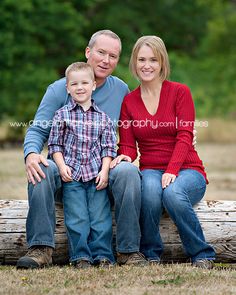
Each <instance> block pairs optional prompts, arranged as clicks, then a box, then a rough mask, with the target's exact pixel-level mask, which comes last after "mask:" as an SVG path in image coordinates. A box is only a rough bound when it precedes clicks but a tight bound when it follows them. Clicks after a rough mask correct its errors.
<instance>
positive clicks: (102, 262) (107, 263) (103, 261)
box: [96, 258, 114, 268]
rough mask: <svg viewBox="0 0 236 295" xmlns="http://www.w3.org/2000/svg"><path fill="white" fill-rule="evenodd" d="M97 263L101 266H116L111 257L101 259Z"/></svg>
mask: <svg viewBox="0 0 236 295" xmlns="http://www.w3.org/2000/svg"><path fill="white" fill-rule="evenodd" d="M96 265H97V266H98V267H100V268H111V267H113V266H114V264H113V263H112V262H111V261H110V260H109V259H106V258H104V259H101V260H99V261H98V263H96Z"/></svg>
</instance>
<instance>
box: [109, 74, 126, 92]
mask: <svg viewBox="0 0 236 295" xmlns="http://www.w3.org/2000/svg"><path fill="white" fill-rule="evenodd" d="M107 82H108V84H110V85H113V86H114V85H115V86H118V87H123V88H124V89H128V85H127V84H126V83H125V82H124V81H123V80H121V79H120V78H118V77H116V76H112V75H110V76H108V77H107Z"/></svg>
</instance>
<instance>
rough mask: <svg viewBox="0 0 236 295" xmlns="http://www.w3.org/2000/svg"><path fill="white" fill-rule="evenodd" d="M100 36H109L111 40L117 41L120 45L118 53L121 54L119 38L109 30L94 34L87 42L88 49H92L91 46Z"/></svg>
mask: <svg viewBox="0 0 236 295" xmlns="http://www.w3.org/2000/svg"><path fill="white" fill-rule="evenodd" d="M101 35H105V36H109V37H111V38H113V39H116V40H118V41H119V43H120V53H121V49H122V45H121V40H120V37H119V36H118V35H117V34H116V33H114V32H112V31H111V30H100V31H97V32H96V33H94V34H93V35H92V37H91V38H90V40H89V43H88V47H89V48H93V46H94V44H95V42H96V40H97V37H99V36H101Z"/></svg>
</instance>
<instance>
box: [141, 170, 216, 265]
mask: <svg viewBox="0 0 236 295" xmlns="http://www.w3.org/2000/svg"><path fill="white" fill-rule="evenodd" d="M141 173H142V201H141V214H140V227H141V235H142V236H141V245H140V251H141V252H142V253H143V254H144V255H145V257H146V258H147V259H150V260H152V259H153V260H160V256H161V254H162V252H163V244H162V239H161V236H160V232H159V222H160V219H161V216H162V212H163V209H165V210H166V211H167V212H168V214H169V216H170V218H171V219H172V220H173V222H174V223H175V225H176V226H177V229H178V232H179V235H180V238H181V241H182V244H183V247H184V250H185V252H186V254H187V255H188V256H189V257H191V260H192V262H194V261H196V260H198V259H214V257H215V251H214V249H213V248H212V247H211V246H210V245H209V244H207V243H206V241H205V238H204V235H203V231H202V228H201V225H200V223H199V220H198V218H197V216H196V213H195V211H194V210H193V205H195V204H196V203H198V202H199V201H200V200H201V199H202V198H203V196H204V193H205V190H206V181H205V178H204V177H203V175H202V174H201V173H199V172H198V171H195V170H192V169H184V170H181V171H180V172H179V175H178V176H177V177H176V179H175V181H174V182H173V183H171V184H170V185H169V186H168V187H167V188H165V189H162V186H161V178H162V174H163V173H164V171H162V170H152V169H147V170H143V171H141Z"/></svg>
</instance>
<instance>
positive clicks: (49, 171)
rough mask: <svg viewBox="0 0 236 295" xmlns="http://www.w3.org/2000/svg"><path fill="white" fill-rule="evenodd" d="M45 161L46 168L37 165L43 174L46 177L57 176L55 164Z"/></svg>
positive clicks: (57, 171)
mask: <svg viewBox="0 0 236 295" xmlns="http://www.w3.org/2000/svg"><path fill="white" fill-rule="evenodd" d="M47 161H48V166H45V165H43V164H42V163H40V164H39V165H40V168H41V169H42V171H43V172H44V174H45V175H48V176H58V175H59V170H58V167H57V165H56V163H55V162H54V161H52V160H47Z"/></svg>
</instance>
